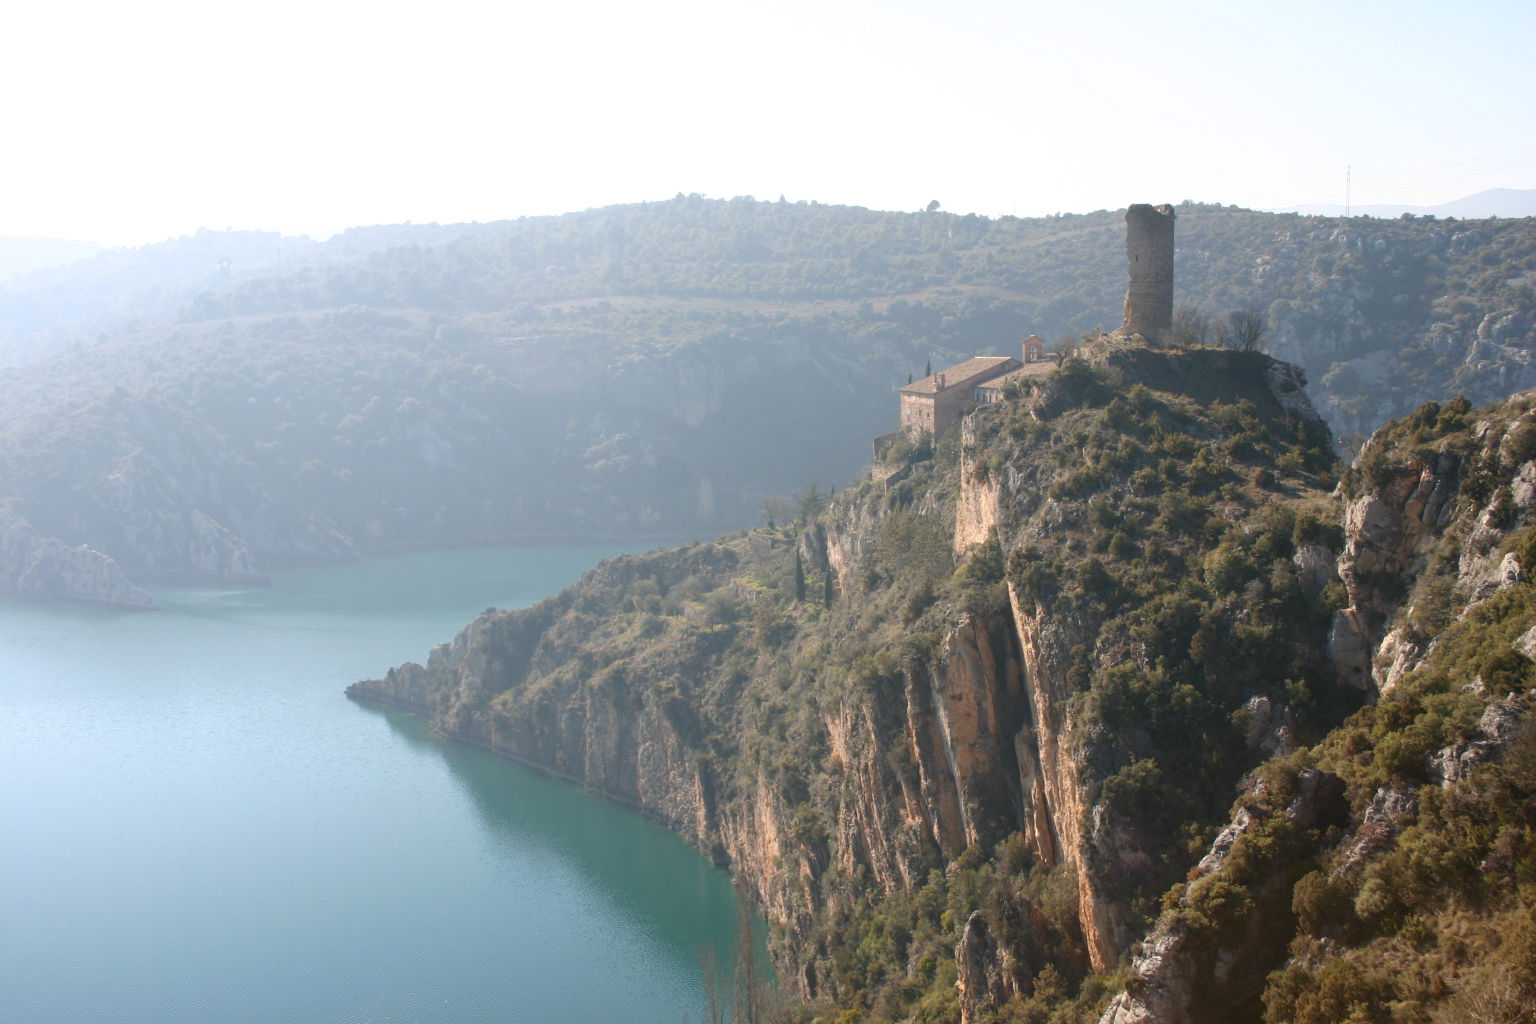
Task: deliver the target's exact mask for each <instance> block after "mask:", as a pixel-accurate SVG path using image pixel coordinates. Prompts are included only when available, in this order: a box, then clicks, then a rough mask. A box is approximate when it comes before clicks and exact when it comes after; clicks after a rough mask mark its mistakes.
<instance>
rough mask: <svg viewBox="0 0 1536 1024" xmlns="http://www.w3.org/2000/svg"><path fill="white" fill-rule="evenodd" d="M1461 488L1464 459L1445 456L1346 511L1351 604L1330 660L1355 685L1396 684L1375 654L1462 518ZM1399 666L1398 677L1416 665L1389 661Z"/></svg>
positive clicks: (1339, 620)
mask: <svg viewBox="0 0 1536 1024" xmlns="http://www.w3.org/2000/svg"><path fill="white" fill-rule="evenodd" d="M1460 483H1461V460H1460V459H1459V458H1458V457H1457V456H1456V455H1454V454H1451V453H1449V452H1442V453H1440V454H1439V455H1437V456H1435V457H1434V458H1431V459H1430V460H1428V461H1427V462H1422V463H1418V464H1416V465H1415V466H1413V467H1411V470H1410V472H1407V473H1404V474H1402V475H1400V476H1398V477H1396V478H1395V479H1394V480H1393V481H1392V482H1391V483H1389V484H1388V485H1387V486H1386V487H1384V488H1383V489H1382V490H1381V491H1380V492H1376V491H1368V492H1366V493H1364V494H1362V495H1360V496H1359V497H1357V498H1355V499H1354V500H1353V501H1351V502H1349V503H1348V504H1347V505H1346V506H1345V509H1344V538H1345V539H1344V551H1343V552H1342V553H1341V555H1340V556H1339V566H1338V572H1339V578H1340V579H1342V580H1343V581H1344V587H1345V590H1346V592H1347V593H1348V595H1349V601H1350V603H1349V607H1348V608H1347V609H1344V610H1342V611H1340V612H1338V613H1336V614H1335V616H1334V623H1333V633H1332V636H1331V638H1330V641H1329V654H1330V655H1331V656H1332V657H1333V659H1334V662H1335V664H1337V665H1338V666H1339V669H1340V672H1341V675H1342V676H1343V677H1344V678H1345V679H1346V680H1348V681H1349V682H1350V683H1351V684H1352V685H1355V686H1365V685H1371V686H1374V688H1376V689H1378V690H1379V689H1382V688H1384V687H1386V686H1388V685H1390V684H1389V682H1388V679H1389V672H1391V671H1392V669H1390V668H1389V669H1386V670H1383V669H1380V668H1379V667H1378V666H1377V665H1376V664H1374V663H1373V658H1374V655H1375V654H1376V653H1377V652H1378V650H1379V649H1380V647H1381V645H1382V644H1383V643H1384V642H1385V640H1386V637H1385V635H1384V632H1385V628H1386V624H1387V620H1388V619H1389V618H1390V616H1391V615H1392V613H1393V612H1395V611H1396V609H1397V606H1398V602H1400V601H1401V599H1402V594H1403V581H1404V580H1412V579H1414V578H1416V577H1417V576H1418V574H1419V572H1420V571H1421V570H1422V569H1423V567H1424V565H1425V563H1426V562H1427V560H1428V558H1429V555H1430V551H1431V549H1432V548H1433V546H1434V545H1435V543H1436V542H1437V541H1438V540H1439V538H1440V535H1441V533H1442V532H1443V531H1444V529H1445V527H1446V526H1447V525H1448V524H1449V523H1450V521H1451V517H1452V516H1453V515H1454V514H1455V512H1456V496H1457V491H1458V488H1459V486H1460ZM1396 651H1397V648H1394V653H1396ZM1415 663H1416V662H1415ZM1393 664H1395V665H1396V669H1395V671H1396V676H1393V677H1392V678H1394V679H1395V678H1396V677H1397V676H1401V674H1402V672H1403V671H1404V670H1405V669H1406V668H1408V667H1411V665H1410V663H1409V662H1408V661H1402V662H1395V661H1394V660H1393V659H1391V658H1389V659H1388V665H1389V666H1390V665H1393ZM1367 681H1369V683H1368V682H1367Z"/></svg>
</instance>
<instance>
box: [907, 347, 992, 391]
mask: <svg viewBox="0 0 1536 1024" xmlns="http://www.w3.org/2000/svg"><path fill="white" fill-rule="evenodd" d="M1022 365H1023V364H1022V363H1020V362H1019V361H1018V360H1017V359H1015V358H1013V357H1012V356H976V357H974V358H971V359H967V360H966V361H965V362H963V363H957V364H956V365H954V366H951V367H950V368H949V369H947V370H940V371H939V372H938V373H935V374H932V375H930V376H927V377H924V378H923V379H922V380H915V381H913V382H912V383H911V384H908V385H906V386H905V387H901V388H897V390H898V391H900V392H901V393H902V394H904V395H937V394H939V393H940V392H941V391H953V390H954V389H955V388H965V387H975V386H976V385H977V384H980V383H981V382H983V381H985V380H988V379H990V378H992V377H996V376H998V375H1000V374H1004V373H1007V372H1008V371H1009V370H1014V369H1018V368H1019V367H1020V366H1022ZM940 378H942V379H943V381H944V386H943V387H942V388H940V387H939V380H940Z"/></svg>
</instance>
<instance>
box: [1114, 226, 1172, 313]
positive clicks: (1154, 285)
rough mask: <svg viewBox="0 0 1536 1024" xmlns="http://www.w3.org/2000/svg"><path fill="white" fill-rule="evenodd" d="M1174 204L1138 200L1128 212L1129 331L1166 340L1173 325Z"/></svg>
mask: <svg viewBox="0 0 1536 1024" xmlns="http://www.w3.org/2000/svg"><path fill="white" fill-rule="evenodd" d="M1173 221H1174V213H1173V207H1171V206H1168V205H1163V206H1149V205H1148V204H1146V203H1137V204H1135V205H1133V206H1131V207H1130V208H1128V209H1127V210H1126V211H1125V255H1126V259H1127V261H1128V262H1129V264H1130V273H1131V287H1130V290H1129V291H1127V292H1126V293H1125V326H1124V327H1123V328H1122V330H1123V331H1124V333H1126V334H1139V335H1141V336H1142V337H1143V338H1146V339H1147V340H1148V341H1150V342H1154V343H1156V342H1160V341H1164V340H1165V339H1166V338H1167V336H1168V333H1169V331H1170V330H1171V329H1172V327H1173Z"/></svg>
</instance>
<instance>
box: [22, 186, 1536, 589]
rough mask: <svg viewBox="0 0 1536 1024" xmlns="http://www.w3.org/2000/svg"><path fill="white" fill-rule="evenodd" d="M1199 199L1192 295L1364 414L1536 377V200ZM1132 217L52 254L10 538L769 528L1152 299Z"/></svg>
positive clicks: (246, 539) (627, 223)
mask: <svg viewBox="0 0 1536 1024" xmlns="http://www.w3.org/2000/svg"><path fill="white" fill-rule="evenodd" d="M1178 209H1179V221H1178V232H1179V233H1178V246H1179V248H1178V257H1177V274H1178V282H1177V297H1178V300H1179V301H1180V302H1181V303H1182V304H1185V305H1187V306H1190V307H1195V308H1200V309H1203V310H1205V311H1206V312H1207V313H1209V314H1211V315H1212V316H1215V317H1220V316H1222V315H1224V314H1225V313H1226V312H1227V311H1229V310H1234V309H1245V310H1247V309H1251V310H1256V311H1258V312H1260V313H1262V314H1263V315H1264V317H1265V320H1266V323H1267V333H1266V335H1265V337H1264V339H1263V340H1262V343H1261V344H1262V345H1263V346H1264V347H1267V348H1268V349H1269V350H1270V351H1271V352H1273V353H1274V354H1277V355H1279V356H1281V357H1282V358H1285V359H1288V360H1292V361H1294V362H1296V363H1298V364H1299V365H1301V366H1302V367H1303V368H1304V369H1305V370H1306V372H1307V375H1308V379H1309V388H1310V391H1311V394H1312V396H1313V397H1314V399H1315V400H1316V402H1317V404H1318V406H1319V408H1320V410H1321V411H1322V412H1323V414H1324V416H1325V418H1327V419H1328V420H1329V421H1330V422H1331V424H1332V425H1333V427H1334V429H1335V431H1336V432H1338V433H1342V434H1351V433H1355V432H1364V431H1368V430H1370V429H1373V428H1374V427H1375V426H1377V425H1379V424H1380V423H1382V422H1384V421H1385V420H1386V419H1387V418H1388V417H1389V416H1391V415H1394V414H1401V413H1403V412H1406V411H1408V410H1410V409H1412V408H1413V407H1415V406H1416V405H1417V404H1419V403H1420V402H1421V401H1423V400H1425V399H1427V398H1431V397H1438V396H1442V395H1444V394H1454V393H1457V392H1465V393H1466V394H1467V395H1468V396H1469V397H1470V398H1472V399H1473V400H1477V401H1483V400H1489V399H1492V398H1494V397H1497V396H1498V395H1502V394H1504V393H1507V392H1508V391H1509V390H1511V389H1512V388H1515V387H1519V386H1525V385H1529V384H1533V383H1536V367H1533V366H1532V363H1531V355H1532V347H1533V345H1536V341H1533V326H1532V325H1533V320H1532V317H1533V315H1536V299H1533V294H1536V292H1533V289H1532V281H1533V279H1536V227H1533V226H1532V222H1530V221H1525V220H1519V221H1478V222H1454V221H1443V222H1442V221H1433V220H1427V219H1420V220H1414V219H1404V220H1395V221H1372V220H1368V219H1354V220H1349V221H1341V220H1336V219H1327V218H1307V217H1300V216H1294V215H1274V214H1258V213H1251V212H1247V211H1241V210H1235V209H1229V208H1222V207H1215V206H1201V205H1189V204H1186V205H1184V206H1181V207H1179V208H1178ZM1123 237H1124V225H1123V219H1122V215H1121V214H1120V213H1118V212H1100V213H1095V214H1087V215H1081V216H1079V215H1066V216H1059V217H1052V218H1041V219H1033V220H1023V219H1015V218H1001V219H998V220H989V219H986V218H981V217H976V216H953V215H949V214H945V213H940V212H936V211H935V212H925V213H879V212H873V211H869V210H863V209H859V208H852V207H831V206H821V205H818V204H814V203H786V202H757V201H754V200H751V199H748V198H741V199H734V200H728V201H712V200H705V199H703V198H701V197H698V196H681V195H680V196H678V197H677V198H676V199H674V200H672V201H669V202H662V203H650V204H641V205H635V206H621V207H611V208H607V209H601V210H592V211H587V212H584V213H576V214H569V215H565V216H561V217H546V218H531V219H524V220H518V221H510V222H503V223H496V224H485V225H453V226H437V225H399V226H394V227H381V228H369V229H357V230H354V231H350V232H347V233H344V234H342V235H339V236H337V237H336V238H334V239H331V240H330V241H327V242H324V243H317V242H312V241H309V240H307V239H285V238H280V237H278V236H271V235H261V234H258V233H242V232H234V233H219V232H202V233H199V234H198V235H196V236H193V237H192V238H188V239H183V240H181V241H178V242H171V243H165V244H164V245H161V246H151V247H148V248H146V249H143V250H138V251H134V252H112V253H105V254H102V255H100V256H98V257H96V258H94V259H92V260H87V261H84V262H82V263H80V264H76V265H75V266H73V267H70V268H62V269H58V270H52V271H46V272H40V273H38V274H34V275H30V276H28V277H26V278H22V279H20V280H18V281H14V282H11V283H9V284H8V285H6V286H4V287H0V347H3V350H4V353H5V358H6V360H7V361H9V362H10V363H12V364H13V365H12V366H11V367H10V368H9V369H7V370H5V371H3V373H4V381H5V385H6V386H5V387H4V388H3V389H0V496H3V497H4V498H5V499H6V500H5V508H6V513H5V519H4V522H5V523H6V524H8V525H7V527H6V529H7V531H8V534H7V536H8V538H9V539H8V540H7V541H6V542H5V544H4V545H3V546H0V549H3V550H4V551H6V552H7V554H6V562H7V564H6V565H5V566H4V567H0V568H3V572H4V573H5V575H6V578H7V579H8V580H9V581H10V585H11V586H12V587H13V588H15V589H20V590H22V591H24V592H31V593H49V592H59V591H60V588H61V586H62V584H61V583H60V582H59V581H60V580H62V579H64V577H65V576H67V575H70V574H71V573H73V574H75V575H79V574H80V573H81V572H84V571H85V568H87V567H82V566H80V565H77V566H75V567H74V568H73V569H71V570H70V571H69V572H68V573H64V574H63V575H61V574H60V572H53V573H51V575H50V574H47V573H44V574H41V575H37V574H34V575H33V576H32V577H31V583H30V584H26V585H22V584H21V582H20V580H21V577H23V576H26V575H27V573H28V572H29V571H30V569H31V568H32V567H34V566H37V565H38V564H40V562H39V560H40V559H42V560H47V559H52V558H53V557H54V556H55V555H56V554H57V551H58V550H59V549H58V548H57V545H64V546H66V547H67V546H74V545H86V546H87V548H88V549H89V550H90V551H92V552H96V553H99V555H101V556H103V557H105V558H106V559H107V563H106V564H109V565H115V566H117V567H119V568H120V569H121V570H124V571H126V573H127V575H128V576H131V577H135V578H140V579H144V578H153V577H157V576H190V577H198V578H220V577H230V576H234V577H240V578H253V577H255V576H257V575H259V574H260V573H261V572H263V571H264V570H265V569H269V568H271V567H273V566H278V565H283V564H290V563H292V562H294V561H298V560H305V559H311V558H334V557H351V556H352V555H354V554H356V553H360V552H366V551H370V550H382V549H386V548H391V547H400V546H421V545H436V544H458V543H480V542H492V541H498V540H507V539H513V538H519V537H533V536H549V535H554V534H560V535H570V534H581V535H589V536H590V535H598V534H618V533H624V534H635V533H641V534H651V535H672V536H676V535H679V534H687V533H694V534H708V533H712V532H715V531H717V530H721V529H726V528H730V527H734V526H738V525H741V524H744V523H747V522H750V521H753V520H754V519H755V518H757V515H758V511H759V503H760V501H761V499H762V498H763V497H765V496H769V495H784V494H787V493H789V492H791V491H793V490H796V489H799V488H803V487H805V486H806V485H808V484H810V483H819V484H820V485H822V486H823V487H825V486H827V485H829V484H831V483H832V482H833V481H836V480H840V479H844V478H846V477H847V476H849V475H850V474H851V473H852V472H853V471H854V470H855V469H856V468H857V467H858V466H859V465H860V464H861V463H862V462H863V461H864V459H865V458H866V457H867V453H868V451H869V448H868V442H869V439H870V438H871V437H873V436H874V435H876V434H880V433H883V432H884V431H886V430H887V429H889V427H890V426H891V425H892V424H893V422H894V418H895V401H894V396H893V394H892V390H893V389H894V387H896V386H898V385H900V384H902V383H904V382H905V381H906V379H907V375H908V374H913V373H915V374H919V375H920V374H921V373H922V372H923V370H924V368H925V366H927V365H928V364H930V363H932V364H933V365H935V366H942V365H944V364H945V363H946V362H947V361H950V360H955V359H958V358H961V357H964V356H969V355H972V354H995V353H1011V352H1014V351H1015V350H1016V345H1017V343H1018V340H1019V339H1020V338H1021V337H1023V336H1024V335H1026V334H1029V333H1036V334H1040V335H1041V336H1043V337H1046V338H1047V339H1051V340H1053V341H1067V342H1070V341H1074V340H1076V339H1078V338H1080V337H1081V336H1082V335H1083V334H1084V333H1085V332H1087V331H1090V330H1091V329H1092V328H1095V327H1104V328H1113V327H1116V326H1118V324H1119V322H1120V312H1121V301H1122V297H1123V295H1124V291H1125V257H1124V248H1123ZM50 545H54V546H50ZM101 565H102V563H99V562H97V561H93V562H91V564H90V566H89V567H88V568H89V570H90V571H89V572H88V573H86V575H93V574H95V573H97V571H98V570H100V569H101ZM45 576H46V577H47V579H48V580H49V581H50V582H47V583H46V584H45V583H44V582H43V580H44V577H45ZM93 578H94V576H93ZM114 585H115V586H116V585H123V581H118V583H116V584H114ZM68 589H69V588H68V587H63V591H64V592H67V591H68Z"/></svg>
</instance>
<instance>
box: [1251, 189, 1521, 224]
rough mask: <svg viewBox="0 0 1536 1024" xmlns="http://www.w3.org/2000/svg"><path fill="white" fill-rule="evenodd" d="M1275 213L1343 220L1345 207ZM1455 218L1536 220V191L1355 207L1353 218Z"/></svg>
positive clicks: (1326, 205) (1300, 208)
mask: <svg viewBox="0 0 1536 1024" xmlns="http://www.w3.org/2000/svg"><path fill="white" fill-rule="evenodd" d="M1274 212H1276V213H1292V212H1294V213H1301V214H1306V215H1307V216H1313V217H1342V216H1344V206H1343V204H1342V203H1339V204H1335V203H1312V204H1308V205H1305V206H1297V207H1295V208H1294V209H1292V210H1277V211H1274ZM1404 214H1408V215H1409V216H1412V217H1456V218H1459V219H1462V220H1486V219H1487V218H1489V217H1536V189H1529V188H1490V189H1485V190H1484V191H1482V192H1476V193H1474V194H1472V195H1470V196H1462V197H1461V198H1460V199H1453V200H1451V201H1450V202H1448V203H1438V204H1436V205H1434V206H1413V205H1405V204H1401V203H1395V204H1394V203H1368V204H1364V205H1361V204H1354V205H1352V206H1351V207H1350V215H1351V216H1354V217H1401V216H1403V215H1404Z"/></svg>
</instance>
